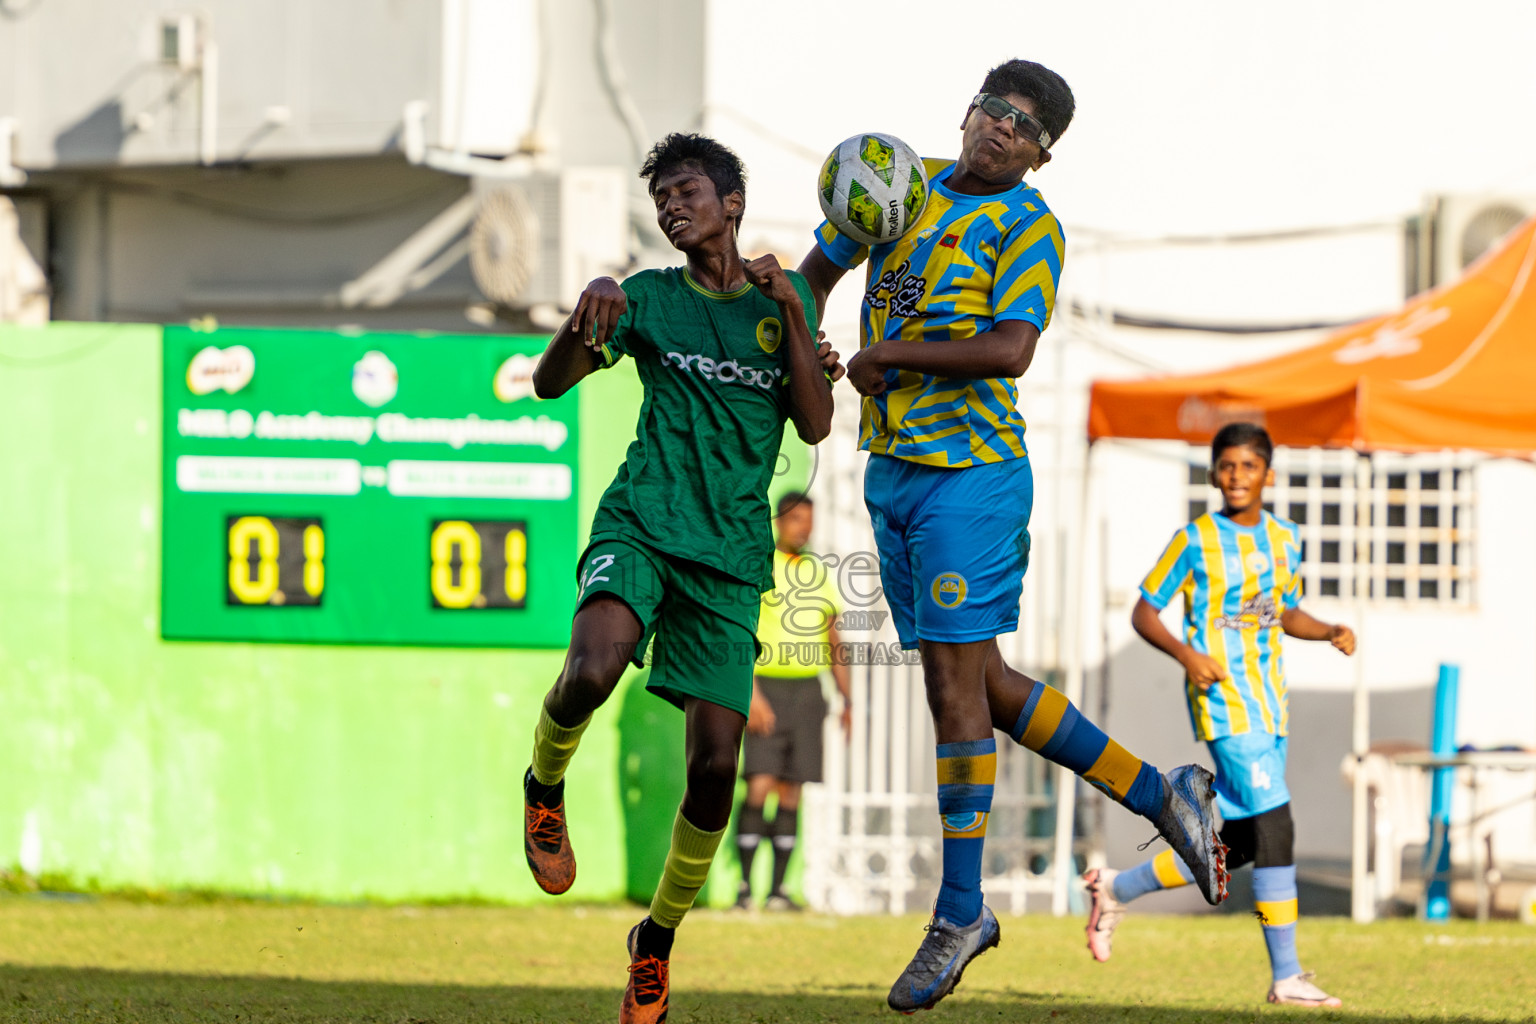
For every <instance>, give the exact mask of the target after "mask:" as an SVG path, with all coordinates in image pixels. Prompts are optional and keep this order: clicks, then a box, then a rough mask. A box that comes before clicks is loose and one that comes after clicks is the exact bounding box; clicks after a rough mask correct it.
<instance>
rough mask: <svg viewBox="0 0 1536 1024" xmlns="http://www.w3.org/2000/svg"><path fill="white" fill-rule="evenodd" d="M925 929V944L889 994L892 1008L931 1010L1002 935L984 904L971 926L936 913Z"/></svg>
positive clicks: (905, 1010)
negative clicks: (969, 965)
mask: <svg viewBox="0 0 1536 1024" xmlns="http://www.w3.org/2000/svg"><path fill="white" fill-rule="evenodd" d="M924 930H925V931H926V932H927V933H928V934H927V935H924V936H923V944H922V945H920V946H918V947H917V954H916V955H915V956H913V957H912V962H911V963H909V964H907V969H906V970H904V971H902V972H901V977H899V978H897V979H896V984H894V985H892V986H891V994H890V995H889V996H887V997H886V1002H887V1003H889V1004H890V1007H891V1009H893V1010H900V1011H901V1012H902V1013H915V1012H916V1011H918V1010H931V1009H932V1008H933V1005H934V1004H935V1003H937V1002H938V1001H939V1000H940V999H943V998H944V997H945V996H947V995H949V993H950V992H951V991H952V990H953V989H954V987H955V986H956V985H958V984H960V976H961V975H963V974H964V973H965V967H966V965H967V964H969V963H970V962H971V961H972V960H974V959H976V958H977V957H978V956H980V955H981V954H983V953H985V952H986V951H987V950H989V949H994V948H996V946H997V944H998V942H1000V941H1001V939H1002V930H1001V929H1000V928H998V926H997V917H996V915H994V914H993V913H992V911H991V909H990V908H989V907H987V906H986V905H985V904H983V905H982V908H981V916H980V917H978V918H977V919H976V923H975V924H972V925H970V926H969V927H966V928H961V927H960V926H958V925H956V924H953V923H952V922H950V921H948V920H946V919H945V918H942V917H940V916H939V915H937V914H935V915H933V920H932V921H930V922H929V923H928V925H927V927H926V928H925V929H924Z"/></svg>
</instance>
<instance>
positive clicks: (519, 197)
mask: <svg viewBox="0 0 1536 1024" xmlns="http://www.w3.org/2000/svg"><path fill="white" fill-rule="evenodd" d="M627 184H628V177H627V176H626V174H625V173H624V171H623V170H621V169H620V168H617V167H567V168H560V169H557V170H538V171H530V172H529V173H528V174H527V175H526V176H524V177H517V178H476V179H475V183H474V190H475V198H476V204H475V218H474V221H473V223H472V224H471V225H470V230H469V266H470V271H471V272H472V273H473V275H474V278H475V284H476V285H477V286H478V287H479V289H480V291H481V293H482V294H483V295H484V296H485V297H486V298H487V299H489V300H491V301H492V302H496V303H499V304H501V305H504V306H512V307H516V308H521V309H527V308H529V307H532V306H539V305H554V306H557V307H559V308H561V309H565V310H569V309H571V308H573V307H574V306H575V305H576V299H577V297H578V296H580V294H581V290H582V289H583V288H584V287H586V284H587V282H588V281H590V280H592V279H593V278H595V277H602V276H604V275H617V274H620V273H622V272H623V271H624V270H625V268H626V267H628V265H629V262H630V254H629V240H630V234H629V217H628V197H627V193H626V186H627Z"/></svg>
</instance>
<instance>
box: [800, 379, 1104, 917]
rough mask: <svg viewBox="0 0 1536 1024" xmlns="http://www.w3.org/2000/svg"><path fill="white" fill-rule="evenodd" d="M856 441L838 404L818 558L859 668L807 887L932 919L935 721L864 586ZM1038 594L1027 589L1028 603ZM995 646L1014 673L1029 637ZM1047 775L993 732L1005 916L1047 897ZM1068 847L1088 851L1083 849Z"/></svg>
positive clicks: (837, 905) (808, 827) (819, 801)
mask: <svg viewBox="0 0 1536 1024" xmlns="http://www.w3.org/2000/svg"><path fill="white" fill-rule="evenodd" d="M857 438H858V409H857V406H856V405H855V404H854V403H851V402H845V403H841V404H840V405H839V406H838V411H837V417H836V420H835V422H834V425H833V432H832V436H831V437H829V438H828V439H827V440H826V441H824V442H823V443H822V444H821V445H820V446H818V449H817V456H818V460H819V461H818V464H817V466H816V470H815V480H814V482H813V484H812V494H813V496H814V497H815V500H816V533H815V537H814V539H813V543H812V547H813V548H814V549H815V550H816V551H817V553H818V554H821V555H822V556H823V557H824V558H825V559H826V560H827V562H828V564H829V567H830V568H831V569H832V571H833V572H834V573H835V574H837V579H838V583H839V587H840V590H841V591H842V593H843V599H844V606H845V608H846V609H849V610H852V611H854V612H855V613H856V614H855V615H854V616H852V617H847V616H846V615H845V618H844V628H843V630H842V636H843V639H844V641H845V642H849V643H853V644H856V645H859V649H860V651H861V654H862V657H861V659H860V660H861V661H862V662H864V663H860V664H855V665H854V666H852V668H851V670H850V675H851V677H852V678H851V683H852V700H853V728H852V734H851V736H850V737H849V738H848V739H847V741H846V742H845V741H844V737H843V734H842V729H841V727H840V725H839V723H838V720H837V718H836V716H833V717H832V718H829V719H828V721H827V724H826V736H825V739H826V753H827V756H826V765H825V781H824V782H823V783H822V784H821V785H811V786H807V787H806V791H805V797H804V800H803V802H802V809H801V821H802V823H803V828H804V832H805V835H804V839H805V841H804V843H803V845H802V847H801V848H802V850H803V851H804V856H805V878H804V888H805V896H806V899H807V900H808V901H809V902H810V904H811V906H813V907H815V908H817V909H819V910H826V911H831V912H834V913H841V914H870V913H892V914H900V913H906V912H909V911H918V910H926V909H928V907H929V906H930V905H931V903H932V901H933V899H934V897H935V895H936V894H937V892H938V886H939V879H940V875H941V856H940V853H941V843H940V833H939V811H938V795H937V793H938V784H937V778H936V771H935V764H934V739H933V724H932V719H931V717H930V715H929V712H928V705H927V701H926V698H925V696H924V692H923V680H922V671H921V668H920V666H919V665H918V664H917V663H916V652H915V651H914V652H909V653H907V654H906V655H905V656H904V655H903V654H902V653H901V652H899V651H898V650H897V645H896V632H895V630H894V629H893V628H892V627H891V623H890V617H889V611H888V609H887V607H886V605H885V602H884V600H883V598H882V597H881V596H880V591H879V580H878V577H877V576H874V575H872V573H873V571H874V570H875V569H876V568H877V567H878V564H879V563H878V557H877V556H876V554H875V542H874V536H873V534H872V532H871V530H870V524H869V515H868V512H867V511H866V509H865V507H864V497H863V492H864V488H863V473H864V464H865V462H866V460H867V458H868V456H867V455H866V454H865V453H863V452H859V451H857V450H856V448H857ZM1037 568H1038V566H1037ZM1038 589H1039V588H1038V585H1033V586H1032V585H1031V584H1030V582H1029V580H1028V578H1026V587H1025V597H1024V601H1025V604H1026V605H1028V604H1029V603H1030V601H1031V595H1032V593H1033V592H1035V591H1037V590H1038ZM859 612H862V613H863V614H862V615H861V614H857V613H859ZM1028 621H1030V620H1029V619H1026V620H1025V622H1028ZM850 626H851V627H853V628H850ZM860 626H863V627H868V628H865V629H860V628H857V627H860ZM999 642H1000V644H1001V646H1002V649H1003V654H1004V657H1005V658H1007V659H1008V661H1009V663H1010V664H1012V665H1013V666H1014V667H1016V668H1021V669H1022V668H1023V667H1024V665H1025V664H1026V662H1025V660H1024V659H1025V655H1026V650H1025V638H1024V636H1023V635H1022V634H1009V635H1006V636H1004V637H1002V638H1000V641H999ZM893 662H894V663H893ZM834 703H835V702H834ZM1050 767H1051V766H1050V765H1048V764H1047V763H1046V762H1045V761H1044V760H1042V759H1041V758H1039V757H1038V756H1036V755H1035V754H1033V753H1031V752H1030V751H1028V750H1025V749H1024V748H1023V747H1020V746H1018V745H1017V744H1015V743H1013V742H1012V741H1010V740H1009V739H1008V738H1007V737H1005V736H1002V735H999V743H998V774H997V782H996V786H995V788H994V796H993V803H992V817H991V821H990V823H989V825H988V828H987V845H986V857H985V860H984V862H983V887H984V890H985V892H986V894H987V899H988V902H989V904H990V905H991V906H992V907H993V908H994V909H995V910H998V911H999V912H1010V911H1011V912H1012V913H1016V914H1018V913H1024V912H1025V910H1026V908H1027V907H1028V908H1030V909H1042V908H1043V907H1044V906H1045V904H1046V902H1047V901H1048V899H1049V897H1050V896H1051V894H1052V893H1053V891H1055V888H1056V876H1055V872H1054V865H1053V863H1052V858H1053V848H1054V838H1053V837H1054V834H1055V823H1056V813H1057V812H1056V799H1055V795H1054V791H1053V780H1054V779H1055V775H1056V773H1055V772H1054V771H1051V770H1049V769H1050ZM1078 820H1082V819H1081V817H1079V819H1078ZM1076 846H1077V850H1076V852H1078V853H1082V852H1083V850H1084V849H1085V846H1086V843H1085V841H1082V840H1079V841H1078V842H1077V844H1076ZM1067 869H1068V870H1069V871H1071V870H1074V868H1073V866H1072V865H1068V866H1067ZM1031 897H1035V899H1033V900H1032V899H1031Z"/></svg>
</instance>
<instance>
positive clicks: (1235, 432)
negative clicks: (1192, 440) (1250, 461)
mask: <svg viewBox="0 0 1536 1024" xmlns="http://www.w3.org/2000/svg"><path fill="white" fill-rule="evenodd" d="M1228 448H1252V449H1253V452H1254V454H1255V455H1257V456H1259V458H1261V459H1263V460H1264V465H1266V466H1271V465H1274V461H1275V442H1274V441H1271V440H1270V438H1269V431H1267V430H1265V429H1264V428H1263V427H1261V426H1259V425H1258V424H1257V423H1228V424H1227V425H1226V426H1224V427H1222V428H1221V429H1220V430H1218V431H1216V436H1215V437H1213V438H1211V467H1212V468H1213V469H1214V468H1215V466H1216V460H1217V459H1219V458H1221V453H1222V452H1224V451H1226V450H1227V449H1228Z"/></svg>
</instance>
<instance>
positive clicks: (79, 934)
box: [0, 897, 1536, 1024]
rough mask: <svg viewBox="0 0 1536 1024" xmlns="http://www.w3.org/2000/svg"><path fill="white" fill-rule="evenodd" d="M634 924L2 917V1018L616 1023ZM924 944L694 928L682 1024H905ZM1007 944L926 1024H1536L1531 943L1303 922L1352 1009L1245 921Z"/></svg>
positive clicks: (1506, 927)
mask: <svg viewBox="0 0 1536 1024" xmlns="http://www.w3.org/2000/svg"><path fill="white" fill-rule="evenodd" d="M641 913H642V912H641V911H640V910H638V909H635V908H618V907H582V906H575V907H566V906H550V907H540V908H535V909H526V908H522V909H519V908H490V907H430V908H414V907H378V906H360V907H337V906H312V905H305V904H259V903H235V902H230V903H193V904H180V905H177V904H147V903H130V902H124V901H118V900H110V899H106V900H95V901H84V902H63V901H57V900H48V899H40V898H36V897H30V898H25V897H24V898H14V897H13V898H6V899H0V1020H3V1021H11V1020H17V1021H64V1020H70V1021H75V1020H90V1021H119V1020H121V1021H128V1020H133V1021H220V1022H223V1021H230V1022H234V1021H239V1022H249V1021H370V1022H371V1021H378V1022H400V1024H407V1022H426V1021H431V1022H441V1024H449V1022H458V1021H466V1022H467V1021H498V1022H500V1021H517V1022H523V1021H608V1020H613V1019H615V1016H616V1009H617V1006H618V1001H619V993H620V991H621V987H622V985H623V982H624V979H625V972H624V968H625V965H626V962H627V961H626V958H625V954H624V950H623V940H624V935H625V933H626V932H627V930H628V929H629V926H630V925H631V924H632V923H633V922H634V921H636V920H638V919H639V917H640V915H641ZM922 923H923V922H922V921H921V920H919V919H918V918H915V917H906V918H856V919H839V918H828V917H821V916H817V915H806V916H803V917H798V916H793V917H791V916H768V915H761V916H752V917H737V916H734V915H731V914H730V913H728V912H720V911H707V912H696V913H695V914H694V915H693V916H691V917H690V918H689V920H688V921H687V923H686V924H685V925H684V927H683V929H682V930H681V931H680V932H679V937H678V944H677V948H676V949H675V950H674V952H673V960H672V979H673V998H672V1013H671V1017H670V1021H671V1022H672V1024H690V1022H695V1021H700V1022H702V1021H727V1022H742V1024H747V1022H762V1024H769V1022H773V1024H780V1022H782V1024H799V1022H811V1021H817V1022H820V1021H853V1020H887V1021H895V1020H897V1019H899V1018H898V1017H896V1015H894V1014H892V1013H890V1011H888V1010H886V1009H885V1006H884V1002H885V992H886V990H887V988H888V987H889V985H890V982H891V981H892V979H894V978H895V976H896V974H897V973H898V972H899V971H900V970H901V967H902V966H903V964H904V963H905V961H906V958H907V957H908V956H909V955H910V954H911V952H912V950H913V949H914V948H916V945H917V942H918V940H919V939H920V938H921V934H922V931H921V928H922ZM1002 924H1003V944H1002V947H1001V948H1000V949H998V950H996V951H994V952H992V953H989V954H987V955H986V956H985V957H983V958H982V959H980V960H978V961H977V962H976V963H975V964H973V965H972V967H971V969H970V971H969V973H968V974H967V976H966V979H965V981H964V983H963V984H962V985H961V987H960V989H959V990H958V991H957V992H956V994H954V995H953V996H951V997H950V998H949V999H947V1000H945V1002H944V1003H943V1004H941V1005H940V1007H939V1008H938V1009H937V1010H936V1011H935V1012H934V1013H933V1015H932V1016H931V1017H928V1018H927V1019H928V1020H932V1021H935V1022H938V1021H944V1020H948V1021H964V1022H980V1021H1042V1022H1051V1024H1076V1022H1089V1021H1123V1022H1129V1024H1153V1022H1155V1024H1175V1022H1178V1024H1227V1022H1239V1021H1254V1020H1269V1021H1274V1020H1278V1019H1280V1018H1288V1017H1295V1016H1299V1017H1303V1018H1307V1019H1313V1018H1316V1019H1320V1020H1327V1021H1345V1022H1364V1021H1420V1020H1466V1021H1536V929H1531V928H1523V927H1521V926H1519V925H1515V924H1505V923H1498V924H1492V925H1484V926H1481V927H1479V926H1476V925H1473V924H1471V923H1467V922H1456V923H1452V924H1450V925H1446V926H1439V927H1433V928H1430V927H1425V926H1423V925H1419V924H1417V923H1414V922H1411V921H1390V922H1384V923H1381V924H1377V925H1372V926H1367V927H1359V926H1355V925H1352V924H1349V923H1348V922H1344V921H1340V920H1334V919H1314V920H1304V921H1303V922H1302V934H1301V952H1302V959H1303V962H1304V963H1306V964H1307V965H1308V966H1309V967H1311V968H1313V969H1316V970H1317V971H1318V972H1319V978H1318V980H1319V981H1320V982H1321V983H1322V984H1323V985H1324V986H1325V987H1326V988H1327V989H1329V990H1330V991H1332V992H1334V993H1335V994H1337V995H1339V996H1341V997H1342V998H1343V999H1344V1000H1345V1004H1346V1005H1345V1008H1344V1009H1343V1010H1342V1011H1309V1010H1293V1009H1284V1008H1274V1007H1269V1006H1266V1005H1264V1003H1263V998H1264V992H1265V989H1266V988H1267V986H1268V971H1267V969H1266V966H1265V961H1264V952H1263V943H1262V940H1261V939H1260V936H1259V929H1258V926H1257V925H1256V924H1254V923H1253V922H1252V921H1249V920H1245V919H1243V918H1241V917H1237V916H1231V917H1227V916H1222V917H1202V918H1176V917H1155V916H1141V917H1131V918H1129V919H1127V921H1126V923H1125V924H1124V925H1123V927H1122V930H1121V934H1120V936H1119V941H1118V945H1117V949H1116V952H1115V959H1114V960H1113V961H1112V962H1111V963H1109V964H1103V965H1101V964H1095V963H1093V962H1092V961H1091V960H1090V959H1089V957H1088V954H1087V952H1086V951H1085V950H1084V949H1083V945H1082V938H1083V936H1082V922H1081V920H1077V919H1066V920H1054V919H1051V918H1047V917H1031V918H1003V920H1002Z"/></svg>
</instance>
